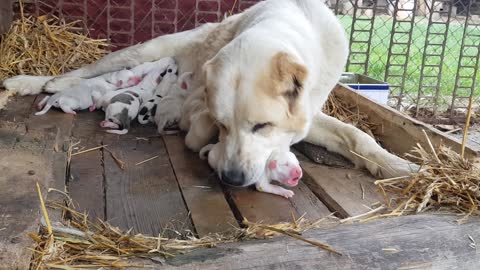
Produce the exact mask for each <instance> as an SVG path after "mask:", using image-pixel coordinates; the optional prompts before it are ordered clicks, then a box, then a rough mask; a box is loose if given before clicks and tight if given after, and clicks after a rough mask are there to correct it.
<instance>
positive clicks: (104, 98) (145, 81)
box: [92, 57, 177, 109]
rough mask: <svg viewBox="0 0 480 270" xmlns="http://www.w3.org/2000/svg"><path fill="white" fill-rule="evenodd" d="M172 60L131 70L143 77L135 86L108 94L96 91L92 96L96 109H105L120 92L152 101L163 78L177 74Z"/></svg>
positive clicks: (147, 64)
mask: <svg viewBox="0 0 480 270" xmlns="http://www.w3.org/2000/svg"><path fill="white" fill-rule="evenodd" d="M169 59H170V60H169ZM172 59H173V58H171V57H168V58H167V60H169V61H166V60H164V61H157V62H152V63H146V64H142V65H140V66H138V67H135V68H133V69H131V70H130V71H131V72H133V74H136V76H137V75H141V76H142V79H141V81H140V82H139V83H138V84H136V85H135V86H132V87H128V88H124V89H121V90H117V91H111V92H108V93H106V94H103V93H100V92H97V91H94V92H93V94H92V96H93V100H94V102H95V107H96V108H102V109H105V108H106V107H107V106H108V105H109V104H110V100H111V99H112V98H113V97H114V96H116V95H117V94H119V93H120V91H122V92H126V91H133V92H135V93H137V94H139V95H140V97H141V99H142V100H148V99H150V98H149V97H151V96H152V94H153V92H154V91H156V88H157V86H158V85H159V83H161V81H162V80H163V77H164V76H165V75H166V74H175V73H176V72H177V65H176V64H175V63H174V62H172ZM165 62H167V64H165ZM145 71H147V73H145V74H143V72H145Z"/></svg>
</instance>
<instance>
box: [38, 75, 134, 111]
mask: <svg viewBox="0 0 480 270" xmlns="http://www.w3.org/2000/svg"><path fill="white" fill-rule="evenodd" d="M136 83H138V81H137V79H136V77H135V75H134V74H133V72H131V71H129V70H121V71H118V72H112V73H110V74H107V75H105V76H101V77H96V78H92V79H88V80H82V81H79V83H78V84H77V85H76V86H74V87H72V88H69V89H66V90H64V91H62V92H58V93H56V94H54V95H52V96H46V97H45V98H43V99H42V100H41V101H40V102H39V103H38V104H37V108H38V109H39V110H41V111H39V112H37V113H35V115H43V114H45V113H46V112H48V110H50V108H52V107H57V108H60V109H62V110H63V111H64V112H66V113H69V114H76V112H75V111H76V110H84V109H87V108H88V109H90V111H93V110H95V106H94V104H93V97H92V96H93V95H94V94H93V93H94V92H95V93H98V95H102V94H104V93H106V92H108V91H113V90H115V89H117V88H119V87H121V86H132V85H135V84H136Z"/></svg>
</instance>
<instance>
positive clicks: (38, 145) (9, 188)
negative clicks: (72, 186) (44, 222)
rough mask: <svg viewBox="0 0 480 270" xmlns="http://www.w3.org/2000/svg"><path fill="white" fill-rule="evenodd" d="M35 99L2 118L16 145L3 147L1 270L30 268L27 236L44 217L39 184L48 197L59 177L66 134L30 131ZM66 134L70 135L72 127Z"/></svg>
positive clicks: (20, 103)
mask: <svg viewBox="0 0 480 270" xmlns="http://www.w3.org/2000/svg"><path fill="white" fill-rule="evenodd" d="M33 99H34V97H33V98H32V97H18V98H16V99H15V100H14V102H15V103H10V105H12V104H17V105H18V106H16V107H13V109H12V111H6V112H4V113H2V115H1V116H0V121H2V122H3V123H5V122H9V123H10V124H12V126H10V127H11V129H10V132H9V133H4V135H7V136H9V137H7V138H6V139H5V141H8V142H10V141H14V143H13V144H9V143H1V144H0V172H1V173H2V177H0V186H1V188H0V262H1V264H0V269H28V268H29V264H30V258H31V256H32V251H31V250H29V249H27V248H28V247H31V246H32V244H33V243H32V240H31V239H30V238H29V237H28V235H27V233H28V232H36V231H37V230H38V223H39V219H40V216H41V214H40V211H39V208H40V207H39V206H40V204H39V201H38V194H37V190H36V186H35V183H36V182H37V181H38V182H39V184H40V186H41V187H42V192H43V195H44V196H46V195H47V192H46V190H47V188H49V187H52V186H54V183H55V181H56V177H57V174H56V173H55V171H54V169H53V167H54V166H55V154H56V153H55V152H54V149H53V145H54V144H55V143H56V141H57V138H59V137H61V136H60V135H59V134H60V133H61V132H63V131H62V129H59V128H57V127H56V126H53V127H52V126H42V125H32V127H31V128H29V126H30V124H29V123H31V122H32V121H34V120H33V116H31V115H30V113H26V112H31V111H32V109H31V108H27V106H26V104H30V106H31V105H32V104H33ZM20 106H21V107H22V108H20ZM7 110H8V107H7ZM13 110H17V111H15V112H13ZM14 118H15V120H13V119H14ZM5 119H6V120H5ZM68 121H70V126H71V119H67V118H65V119H64V121H63V122H62V123H59V125H61V126H67V124H66V123H67V122H68ZM19 126H21V128H19ZM64 131H65V132H66V133H68V127H67V130H64ZM10 136H12V137H13V139H12V138H11V137H10ZM2 140H3V138H2ZM63 179H64V178H63ZM52 217H53V218H55V215H52Z"/></svg>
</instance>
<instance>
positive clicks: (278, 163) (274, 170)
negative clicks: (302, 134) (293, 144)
mask: <svg viewBox="0 0 480 270" xmlns="http://www.w3.org/2000/svg"><path fill="white" fill-rule="evenodd" d="M265 173H266V178H265V179H264V180H260V181H258V182H257V183H256V184H255V186H256V188H257V190H258V191H262V192H268V193H273V194H277V195H280V196H283V197H285V198H290V197H292V196H293V195H294V193H293V191H291V190H288V189H284V188H282V187H280V186H277V185H274V184H271V183H270V182H271V181H272V180H274V181H277V182H279V183H281V184H283V185H285V186H288V187H294V186H296V185H298V181H300V178H302V168H301V167H300V163H299V162H298V159H297V157H295V155H294V154H293V153H292V152H281V151H278V150H275V151H273V152H272V154H271V155H270V158H269V159H268V161H267V166H266V170H265Z"/></svg>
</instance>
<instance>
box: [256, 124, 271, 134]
mask: <svg viewBox="0 0 480 270" xmlns="http://www.w3.org/2000/svg"><path fill="white" fill-rule="evenodd" d="M271 125H272V124H271V123H259V124H256V125H254V126H253V127H252V133H255V132H257V131H259V130H261V129H263V128H266V127H268V126H271Z"/></svg>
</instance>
